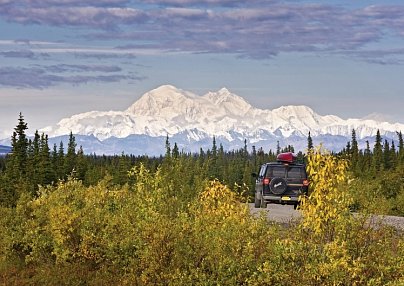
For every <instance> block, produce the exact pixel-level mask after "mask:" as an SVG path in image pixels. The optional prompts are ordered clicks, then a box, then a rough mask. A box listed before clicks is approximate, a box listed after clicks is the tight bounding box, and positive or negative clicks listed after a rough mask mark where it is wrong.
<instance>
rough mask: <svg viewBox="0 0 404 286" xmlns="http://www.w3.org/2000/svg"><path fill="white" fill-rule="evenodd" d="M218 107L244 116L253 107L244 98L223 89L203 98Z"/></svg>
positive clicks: (209, 93)
mask: <svg viewBox="0 0 404 286" xmlns="http://www.w3.org/2000/svg"><path fill="white" fill-rule="evenodd" d="M203 97H204V98H206V99H207V100H209V101H210V102H212V103H213V104H214V105H216V106H221V107H223V108H225V109H226V110H227V111H228V112H230V113H233V114H237V115H244V114H245V113H246V112H247V111H249V110H250V109H251V108H252V106H251V105H250V104H249V103H248V102H247V101H245V99H244V98H242V97H240V96H238V95H236V94H234V93H232V92H231V91H229V90H228V89H227V88H225V87H223V88H221V89H219V90H218V91H216V92H208V93H207V94H205V95H204V96H203Z"/></svg>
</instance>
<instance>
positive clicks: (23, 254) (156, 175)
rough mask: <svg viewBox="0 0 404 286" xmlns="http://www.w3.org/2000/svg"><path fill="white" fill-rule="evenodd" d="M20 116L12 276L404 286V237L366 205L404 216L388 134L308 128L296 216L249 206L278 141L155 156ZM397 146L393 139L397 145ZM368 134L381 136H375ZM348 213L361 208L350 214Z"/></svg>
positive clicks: (2, 278) (11, 188) (397, 152)
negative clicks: (334, 146) (83, 139)
mask: <svg viewBox="0 0 404 286" xmlns="http://www.w3.org/2000/svg"><path fill="white" fill-rule="evenodd" d="M27 129H28V125H27V123H26V122H25V121H24V117H23V116H22V115H21V114H20V116H19V119H18V124H17V126H16V127H15V132H14V133H13V135H12V144H11V145H12V150H13V151H12V153H11V154H9V155H7V156H6V157H4V158H0V228H1V230H2V232H1V234H0V283H2V284H5V285H100V284H101V285H218V284H221V285H297V284H298V285H398V284H400V283H404V271H403V269H404V239H403V234H402V233H400V232H399V231H397V230H395V229H393V228H389V227H386V226H382V225H378V226H369V224H368V223H367V221H368V215H369V214H390V215H399V216H404V146H403V137H402V133H401V132H398V133H397V138H398V141H397V142H398V143H395V142H388V141H387V140H384V141H383V139H382V137H381V136H380V133H379V132H378V134H377V136H376V140H375V142H367V147H366V148H365V149H364V150H360V149H359V148H358V142H357V140H356V134H355V130H352V139H351V141H349V142H347V145H346V148H344V149H343V150H341V151H340V152H338V153H330V152H327V151H326V150H323V149H322V148H321V147H315V146H313V143H312V140H311V137H310V134H309V136H308V140H307V150H306V152H305V153H302V152H299V153H298V158H299V160H300V161H302V162H305V163H306V164H307V170H308V173H309V176H310V181H311V186H310V189H311V194H310V196H309V197H307V198H304V199H303V201H302V204H301V212H302V213H303V220H302V221H301V222H294V223H291V224H290V225H288V226H285V225H278V224H275V223H271V222H268V221H267V220H266V218H265V217H264V216H260V217H256V216H253V215H252V214H251V213H250V211H249V207H248V202H249V201H250V200H251V197H252V195H253V185H254V180H253V178H252V176H251V173H252V172H256V171H257V170H258V168H259V166H260V165H261V164H262V163H264V162H268V161H273V160H274V159H275V158H276V155H277V154H279V153H280V152H285V151H291V152H294V148H293V146H285V147H282V146H279V144H278V148H277V150H274V151H272V150H264V149H263V148H259V149H257V150H256V148H255V147H254V146H252V148H251V151H248V150H249V146H247V144H245V146H244V148H241V149H239V150H223V146H221V145H220V144H219V146H217V143H216V140H215V138H213V141H212V147H211V149H209V150H202V149H201V150H200V152H199V153H197V154H190V153H184V152H182V151H181V150H179V149H178V146H177V144H176V143H175V142H174V144H172V142H170V141H169V138H168V137H167V139H166V142H162V144H165V147H166V153H165V155H164V156H160V157H148V156H132V155H129V154H124V153H122V154H121V155H116V156H104V155H97V154H84V152H83V150H82V148H81V147H80V146H77V144H76V142H75V138H74V135H73V134H70V138H69V143H68V145H67V146H63V144H62V143H60V144H59V146H57V145H54V146H49V145H48V138H47V135H46V134H39V133H38V132H36V133H35V135H34V137H33V138H32V139H31V138H28V137H27V135H26V132H27ZM396 144H397V146H396ZM371 145H372V147H371ZM352 211H355V212H357V213H358V216H356V217H353V216H352V215H351V213H352Z"/></svg>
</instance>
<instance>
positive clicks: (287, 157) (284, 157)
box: [276, 152, 297, 163]
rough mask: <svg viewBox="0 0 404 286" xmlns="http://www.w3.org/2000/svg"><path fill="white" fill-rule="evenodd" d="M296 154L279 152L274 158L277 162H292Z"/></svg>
mask: <svg viewBox="0 0 404 286" xmlns="http://www.w3.org/2000/svg"><path fill="white" fill-rule="evenodd" d="M296 159H297V156H296V155H295V154H293V153H292V152H286V153H280V154H279V155H278V156H277V157H276V160H277V161H278V162H287V163H293V162H294V161H296Z"/></svg>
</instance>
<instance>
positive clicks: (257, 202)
mask: <svg viewBox="0 0 404 286" xmlns="http://www.w3.org/2000/svg"><path fill="white" fill-rule="evenodd" d="M259 207H261V200H260V199H257V194H255V197H254V208H259Z"/></svg>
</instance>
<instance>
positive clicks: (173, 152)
mask: <svg viewBox="0 0 404 286" xmlns="http://www.w3.org/2000/svg"><path fill="white" fill-rule="evenodd" d="M179 155H180V151H179V149H178V145H177V142H174V147H173V151H172V156H173V158H175V159H176V158H178V156H179Z"/></svg>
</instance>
